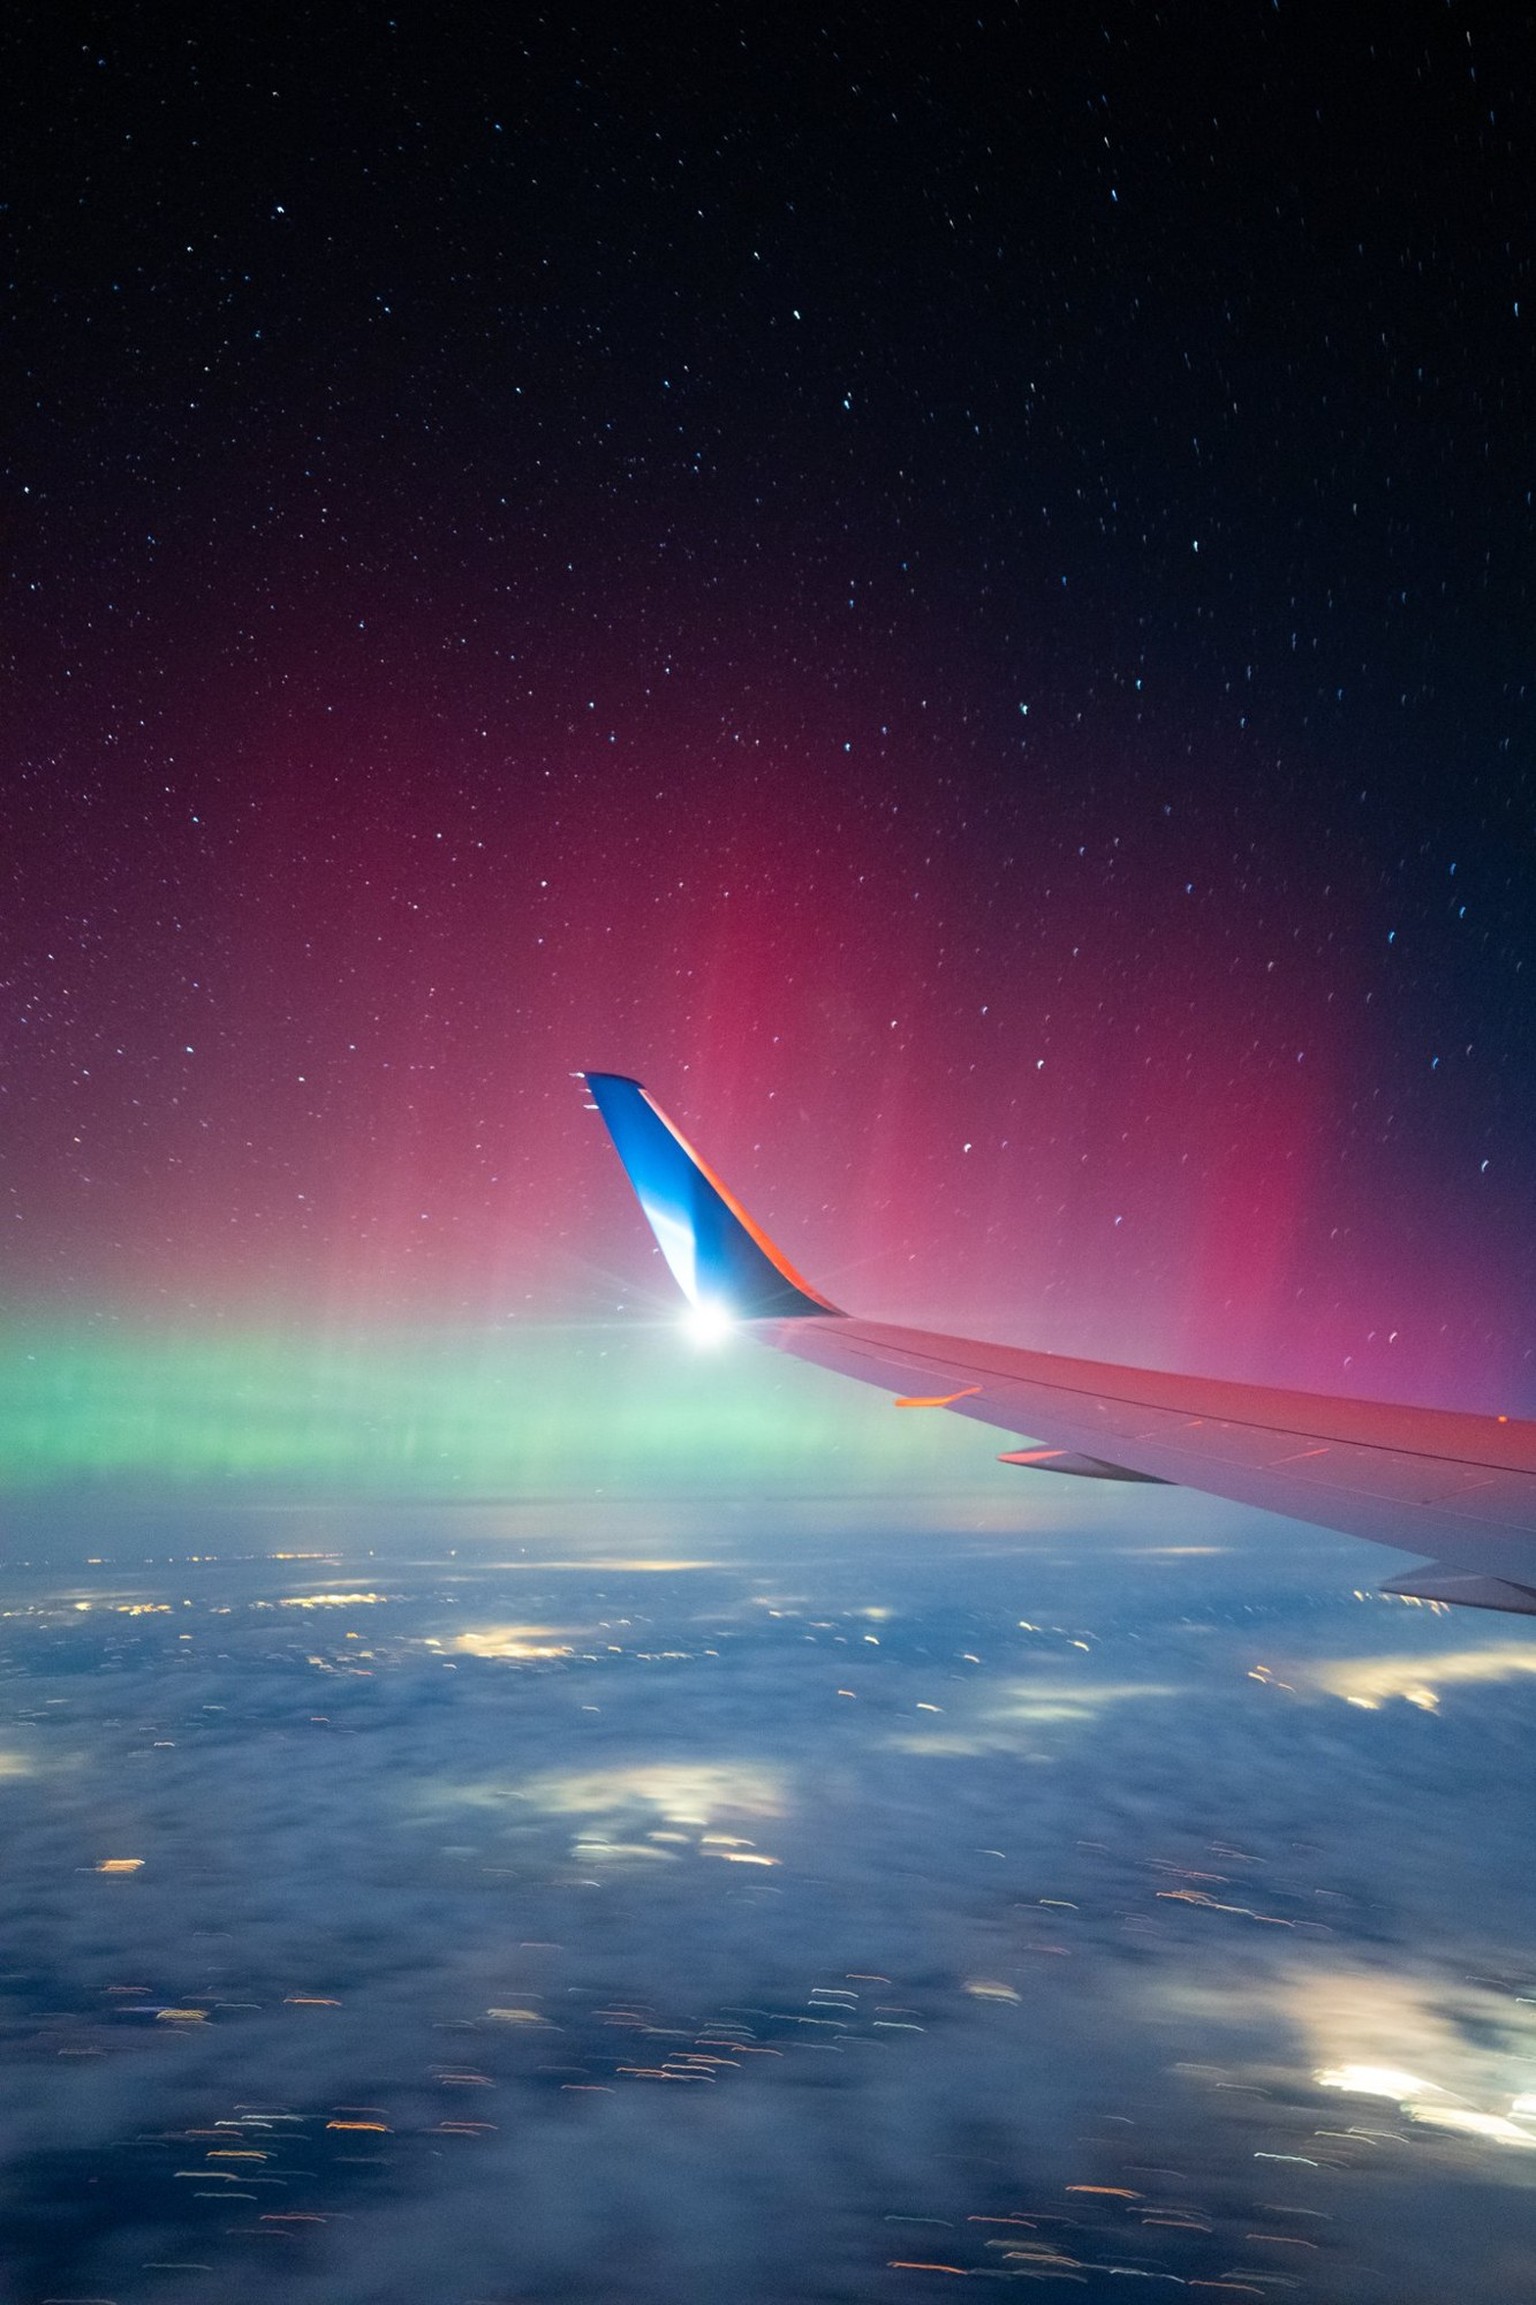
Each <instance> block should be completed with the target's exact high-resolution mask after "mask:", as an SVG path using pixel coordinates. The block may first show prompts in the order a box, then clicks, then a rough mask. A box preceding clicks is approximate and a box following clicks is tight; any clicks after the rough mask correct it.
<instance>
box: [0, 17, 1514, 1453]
mask: <svg viewBox="0 0 1536 2305" xmlns="http://www.w3.org/2000/svg"><path fill="white" fill-rule="evenodd" d="M574 16H575V21H574V23H573V22H572V21H570V18H569V15H568V14H560V13H551V14H548V15H538V16H535V15H534V14H533V13H532V12H508V13H507V14H506V15H505V16H499V15H496V14H494V13H493V12H491V11H479V10H465V9H461V8H455V7H452V6H448V7H437V8H433V9H424V8H418V7H413V6H410V5H406V6H403V7H401V8H398V9H395V10H393V11H390V12H386V11H385V10H383V9H382V8H377V7H356V6H345V5H342V6H334V7H329V8H327V9H325V10H324V11H318V10H316V11H305V12H299V11H290V12H286V13H285V12H282V11H279V12H277V13H276V14H275V15H274V14H272V13H271V12H267V11H262V12H260V13H259V15H257V16H248V15H245V14H241V13H238V12H237V13H235V14H230V13H228V12H217V13H216V12H213V11H207V12H197V11H194V12H192V13H191V14H190V15H187V16H185V17H182V18H180V19H178V20H176V21H174V22H173V20H172V18H171V17H170V16H168V15H166V14H164V13H162V12H161V11H158V10H148V9H141V10H137V11H134V10H122V9H118V10H112V11H106V10H99V9H98V10H94V11H93V10H80V11H70V10H66V11H64V12H63V13H62V14H61V13H58V12H54V11H48V12H43V11H33V12H31V21H30V22H29V21H27V12H24V13H23V17H22V18H21V19H17V20H14V22H13V30H12V36H11V38H12V47H11V57H10V61H9V63H8V64H7V66H6V70H5V80H6V82H7V84H8V86H9V89H10V95H9V98H8V100H7V109H8V114H9V123H10V124H9V127H8V131H7V137H8V145H9V155H10V162H11V166H10V171H9V176H10V193H9V208H8V214H7V219H6V221H7V227H8V238H9V244H10V245H9V257H8V270H7V297H8V306H9V338H8V341H9V345H10V351H9V354H8V358H7V364H6V383H5V390H6V395H7V399H8V402H9V419H8V423H7V426H6V439H7V443H8V447H7V463H6V477H5V506H6V525H5V562H6V573H7V577H8V582H9V613H8V616H7V619H6V631H7V641H8V646H9V649H10V651H11V657H10V662H9V665H8V669H7V672H6V676H5V685H4V722H5V735H4V750H3V774H4V777H5V818H6V824H7V827H8V837H7V840H6V842H5V859H6V902H5V907H4V917H3V920H0V955H3V975H4V984H5V1004H4V1033H5V1058H4V1073H3V1082H0V1086H3V1093H4V1098H5V1129H4V1179H3V1183H4V1191H5V1194H6V1197H7V1201H8V1218H7V1225H6V1232H7V1240H8V1252H9V1253H8V1258H7V1268H8V1270H7V1287H8V1294H9V1296H10V1299H11V1302H12V1303H13V1305H16V1306H19V1307H20V1308H22V1310H23V1312H24V1314H25V1317H26V1318H27V1319H28V1320H29V1321H32V1322H34V1323H35V1322H37V1321H44V1322H46V1321H50V1320H52V1321H62V1322H65V1323H75V1324H79V1323H82V1322H83V1323H92V1322H97V1321H103V1320H105V1321H112V1322H127V1323H129V1324H130V1325H133V1324H138V1325H139V1326H141V1327H142V1325H143V1324H144V1323H146V1322H148V1323H149V1324H150V1325H151V1326H153V1327H155V1328H157V1329H158V1330H160V1331H163V1332H169V1333H171V1334H173V1335H178V1336H181V1335H193V1336H204V1335H207V1334H208V1333H209V1332H210V1331H211V1330H213V1329H215V1328H223V1329H229V1328H231V1327H233V1328H236V1329H241V1330H242V1331H243V1330H244V1329H245V1328H248V1327H250V1326H252V1325H253V1324H254V1325H255V1326H256V1327H258V1328H259V1327H262V1326H263V1325H264V1326H265V1328H266V1329H267V1330H270V1329H271V1328H272V1327H273V1325H274V1324H276V1325H277V1326H279V1327H286V1328H288V1329H290V1330H293V1331H296V1332H298V1333H300V1334H303V1335H307V1336H311V1337H313V1336H315V1335H319V1334H322V1333H323V1334H325V1335H327V1336H335V1335H337V1334H350V1335H354V1336H361V1337H367V1336H370V1335H373V1334H375V1333H377V1331H378V1329H379V1326H380V1324H393V1325H395V1326H399V1325H400V1324H404V1325H406V1326H407V1327H411V1328H421V1327H423V1326H424V1327H427V1328H432V1327H442V1326H444V1325H450V1326H456V1327H459V1328H463V1327H465V1326H468V1327H469V1328H472V1329H484V1328H486V1327H495V1326H498V1325H505V1324H507V1323H508V1322H514V1321H515V1322H518V1323H526V1322H530V1321H533V1322H539V1321H555V1320H559V1321H562V1322H576V1321H595V1320H607V1319H610V1318H613V1317H615V1315H616V1313H617V1311H618V1308H619V1307H621V1306H623V1307H626V1308H628V1309H629V1310H630V1311H631V1312H633V1311H635V1310H636V1309H637V1308H638V1309H642V1310H644V1309H655V1308H656V1307H659V1306H661V1305H662V1304H663V1303H665V1302H666V1300H667V1291H666V1286H665V1275H664V1274H663V1273H662V1271H661V1268H660V1266H659V1263H658V1262H657V1260H656V1259H655V1257H654V1255H653V1253H652V1251H651V1248H650V1244H649V1241H648V1239H647V1238H646V1236H645V1235H644V1233H643V1230H642V1228H641V1227H640V1225H639V1222H638V1219H637V1217H636V1216H635V1213H634V1211H633V1207H632V1204H631V1203H630V1201H629V1199H628V1196H627V1194H626V1192H625V1189H624V1187H623V1184H622V1180H621V1178H620V1177H619V1175H618V1172H617V1168H616V1166H615V1164H614V1163H613V1161H612V1157H611V1153H610V1152H609V1149H608V1147H607V1145H606V1143H605V1142H604V1141H603V1138H602V1132H601V1130H600V1128H599V1126H598V1124H597V1122H596V1121H595V1120H594V1118H593V1117H592V1115H591V1114H589V1113H584V1112H583V1111H582V1109H581V1098H580V1095H579V1093H578V1091H577V1089H576V1087H575V1085H574V1084H573V1083H572V1082H571V1080H570V1079H569V1077H568V1076H569V1074H570V1072H571V1070H572V1069H573V1068H575V1067H579V1066H581V1065H585V1064H591V1065H599V1066H608V1067H613V1068H617V1069H621V1070H625V1071H629V1072H633V1073H636V1074H638V1075H640V1076H641V1077H643V1078H645V1079H646V1080H647V1081H648V1083H649V1084H650V1085H651V1086H652V1088H653V1089H654V1091H655V1092H656V1094H657V1095H658V1096H659V1097H660V1098H661V1100H662V1101H663V1103H665V1104H666V1105H667V1106H668V1107H669V1108H670V1109H671V1110H673V1111H674V1112H675V1113H676V1115H677V1117H678V1118H679V1120H680V1121H681V1122H682V1124H683V1125H684V1126H685V1127H687V1128H688V1129H689V1130H690V1131H691V1132H692V1133H693V1134H694V1135H695V1136H696V1138H697V1139H698V1141H700V1142H701V1143H702V1145H703V1146H704V1148H705V1150H706V1151H707V1153H708V1154H709V1156H710V1157H711V1158H712V1159H713V1160H714V1161H715V1163H716V1164H717V1165H718V1166H719V1167H720V1168H721V1169H722V1170H723V1171H724V1172H725V1174H726V1175H727V1176H728V1177H729V1178H730V1179H731V1181H732V1182H733V1183H734V1184H735V1186H736V1188H737V1189H738V1191H739V1192H740V1193H741V1194H742V1195H743V1197H744V1198H745V1199H746V1200H747V1201H748V1203H749V1205H752V1206H753V1207H754V1209H755V1210H756V1211H757V1213H759V1214H760V1215H761V1216H762V1217H763V1219H764V1220H765V1221H767V1222H769V1223H771V1224H772V1226H773V1227H774V1229H775V1230H776V1231H778V1232H779V1233H780V1235H781V1237H783V1239H784V1242H785V1246H786V1248H787V1249H788V1250H789V1253H790V1254H791V1255H792V1256H793V1257H794V1259H795V1261H796V1262H797V1263H798V1264H800V1265H801V1267H802V1269H804V1270H806V1271H807V1272H808V1273H809V1274H810V1275H811V1277H812V1278H813V1279H814V1280H816V1281H817V1282H818V1283H819V1284H820V1285H822V1286H824V1287H826V1288H828V1289H829V1290H830V1291H831V1292H832V1293H833V1294H835V1295H837V1296H838V1297H839V1298H840V1299H841V1300H842V1301H843V1302H846V1303H851V1304H852V1305H853V1306H854V1307H855V1309H857V1310H860V1311H864V1312H867V1313H870V1314H886V1315H890V1316H894V1317H905V1318H908V1319H914V1320H923V1321H926V1322H928V1323H930V1324H932V1325H944V1324H948V1325H955V1326H958V1325H968V1326H970V1327H971V1328H972V1329H978V1330H980V1331H981V1332H982V1333H990V1334H993V1335H996V1336H1001V1337H1005V1338H1009V1339H1014V1340H1017V1341H1020V1342H1027V1343H1034V1344H1039V1345H1043V1346H1046V1347H1048V1348H1049V1347H1054V1348H1059V1349H1066V1350H1081V1351H1089V1352H1092V1353H1095V1354H1098V1355H1101V1356H1103V1357H1117V1358H1125V1359H1131V1360H1136V1359H1151V1360H1154V1361H1161V1362H1163V1363H1165V1364H1168V1365H1180V1366H1185V1367H1191V1368H1197V1369H1200V1368H1204V1369H1219V1370H1221V1371H1222V1372H1225V1373H1234V1374H1241V1375H1246V1376H1251V1377H1256V1378H1257V1377H1264V1378H1270V1379H1275V1380H1280V1381H1287V1380H1288V1381H1291V1382H1295V1383H1302V1384H1308V1385H1313V1386H1317V1387H1320V1388H1331V1389H1334V1390H1339V1391H1344V1392H1361V1393H1369V1392H1376V1393H1381V1394H1385V1395H1387V1396H1389V1397H1398V1398H1420V1399H1425V1400H1434V1401H1438V1402H1444V1403H1447V1404H1455V1405H1466V1406H1473V1405H1479V1406H1484V1407H1508V1408H1509V1409H1511V1410H1518V1409H1524V1410H1526V1411H1527V1412H1529V1411H1530V1410H1531V1409H1532V1408H1533V1407H1536V1358H1533V1355H1536V1291H1533V1281H1536V1274H1533V1269H1532V1234H1531V1228H1530V1225H1529V1222H1528V1213H1529V1207H1530V1198H1531V1190H1532V1184H1533V1181H1536V1179H1533V1152H1532V1146H1533V1141H1536V1138H1533V1126H1532V1124H1533V1120H1536V1050H1533V1044H1532V1030H1531V1013H1530V983H1531V975H1532V969H1531V966H1530V965H1528V964H1529V963H1530V962H1531V956H1532V949H1533V928H1536V913H1533V905H1532V897H1533V890H1536V847H1533V830H1532V802H1533V779H1532V771H1531V765H1530V751H1531V708H1530V699H1529V696H1528V672H1527V666H1528V659H1529V634H1530V629H1531V609H1532V591H1533V587H1532V580H1531V561H1530V546H1529V537H1530V478H1531V475H1530V453H1529V452H1530V446H1531V427H1530V422H1529V410H1530V407H1531V405H1532V403H1531V384H1532V378H1531V366H1530V359H1529V354H1528V350H1527V345H1528V338H1529V331H1530V328H1531V325H1532V307H1531V301H1530V299H1531V284H1530V282H1529V280H1528V278H1527V274H1528V272H1529V269H1530V254H1529V246H1530V242H1529V226H1530V205H1531V204H1530V190H1529V168H1528V161H1529V151H1530V144H1531V121H1530V108H1529V96H1528V82H1529V65H1530V49H1529V43H1528V39H1527V35H1528V32H1529V29H1530V27H1529V24H1528V22H1527V20H1526V18H1525V15H1524V12H1523V11H1519V10H1514V9H1510V8H1507V7H1499V8H1488V7H1474V8H1468V7H1463V6H1439V5H1436V6H1425V7H1422V8H1414V7H1409V8H1401V7H1394V8H1392V9H1385V8H1382V9H1372V8H1365V9H1346V10H1336V11H1322V10H1314V9H1309V8H1305V7H1299V6H1293V5H1291V4H1290V0H1285V4H1283V5H1280V6H1278V7H1277V6H1273V5H1270V4H1269V0H1263V4H1262V5H1261V4H1259V0H1245V4H1244V5H1242V6H1238V7H1232V8H1227V9H1222V10H1213V9H1209V8H1196V7H1193V6H1174V7H1171V8H1152V7H1149V6H1144V5H1127V4H1121V5H1108V6H1105V7H1102V8H1094V9H1086V10H1085V9H1046V8H1038V9H1034V8H1019V7H1012V8H1000V9H988V10H986V11H985V12H983V13H982V14H981V15H979V16H967V17H966V18H965V20H964V21H961V20H960V19H958V18H953V17H951V18H941V19H928V20H924V21H917V20H915V19H914V20H913V22H912V23H911V25H910V26H909V27H908V28H906V29H903V28H902V27H901V26H900V25H898V23H897V22H896V19H895V15H894V12H892V11H890V10H875V9H855V10H852V11H846V10H845V11H837V12H834V13H832V14H830V15H823V16H813V15H811V14H809V13H802V12H798V11H793V10H791V11H788V12H781V11H768V10H763V11H749V12H747V13H746V14H740V13H732V12H729V11H723V10H720V9H708V10H698V11H692V10H684V11H680V12H677V13H675V14H673V13H670V12H669V13H668V15H667V16H666V18H665V20H663V19H662V18H661V17H655V18H653V19H651V20H647V19H646V18H645V16H644V14H643V13H642V14H640V15H627V16H624V17H620V16H618V15H617V14H616V15H614V16H613V17H612V18H608V17H605V16H604V15H603V14H602V13H601V12H600V11H598V10H595V9H585V8H582V9H577V10H576V11H574Z"/></svg>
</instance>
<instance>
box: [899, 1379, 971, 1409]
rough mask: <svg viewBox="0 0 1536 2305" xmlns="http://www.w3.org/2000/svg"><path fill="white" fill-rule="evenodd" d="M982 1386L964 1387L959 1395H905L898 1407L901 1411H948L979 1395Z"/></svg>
mask: <svg viewBox="0 0 1536 2305" xmlns="http://www.w3.org/2000/svg"><path fill="white" fill-rule="evenodd" d="M980 1391H981V1387H980V1385H962V1386H961V1388H960V1390H959V1392H957V1393H904V1394H903V1395H902V1397H901V1398H900V1400H898V1401H897V1403H896V1406H897V1407H898V1408H899V1409H947V1408H949V1407H951V1406H952V1404H953V1403H954V1402H955V1401H968V1400H969V1399H970V1397H971V1395H972V1393H979V1392H980Z"/></svg>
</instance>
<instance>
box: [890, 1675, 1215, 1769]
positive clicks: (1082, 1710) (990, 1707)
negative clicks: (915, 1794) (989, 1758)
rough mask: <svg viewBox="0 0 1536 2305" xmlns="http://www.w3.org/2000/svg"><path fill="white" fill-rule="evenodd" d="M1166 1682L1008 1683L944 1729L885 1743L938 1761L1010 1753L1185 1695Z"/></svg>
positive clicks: (916, 1731) (903, 1733)
mask: <svg viewBox="0 0 1536 2305" xmlns="http://www.w3.org/2000/svg"><path fill="white" fill-rule="evenodd" d="M1186 1694H1187V1691H1185V1690H1183V1689H1181V1688H1178V1687H1175V1686H1174V1685H1173V1684H1172V1683H1171V1682H1163V1681H1102V1682H1092V1681H1068V1680H1063V1679H1048V1678H1041V1679H1038V1680H1027V1681H1011V1682H1004V1683H1003V1684H1002V1685H1001V1687H1000V1688H997V1689H995V1690H994V1691H992V1692H990V1693H989V1696H988V1698H987V1700H985V1701H984V1702H983V1703H982V1704H981V1705H980V1706H979V1707H978V1708H977V1709H976V1710H975V1711H974V1712H971V1713H969V1714H968V1715H967V1716H966V1717H965V1718H963V1719H961V1720H959V1721H956V1722H954V1723H946V1725H945V1726H944V1727H943V1728H942V1729H938V1728H935V1729H910V1730H904V1731H898V1732H897V1734H896V1735H894V1736H892V1737H891V1738H889V1739H888V1740H887V1741H888V1743H889V1744H890V1745H892V1746H893V1747H894V1748H895V1749H896V1750H897V1751H898V1752H905V1753H926V1754H928V1755H930V1756H931V1757H934V1758H940V1757H945V1758H948V1757H951V1756H952V1757H955V1758H960V1757H962V1756H964V1755H967V1754H982V1753H1010V1752H1015V1751H1017V1750H1018V1748H1019V1745H1020V1742H1021V1740H1023V1741H1024V1742H1025V1743H1028V1742H1029V1741H1031V1740H1030V1733H1031V1732H1033V1731H1035V1730H1037V1729H1042V1728H1050V1727H1055V1726H1066V1727H1074V1728H1087V1727H1088V1726H1090V1725H1091V1724H1092V1723H1093V1722H1094V1721H1096V1720H1098V1719H1099V1718H1100V1717H1101V1716H1102V1715H1104V1714H1106V1713H1109V1712H1111V1711H1113V1710H1114V1709H1115V1708H1117V1707H1119V1706H1121V1705H1131V1704H1141V1703H1150V1702H1154V1701H1158V1700H1166V1699H1168V1698H1172V1697H1179V1696H1183V1695H1186Z"/></svg>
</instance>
